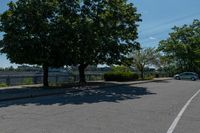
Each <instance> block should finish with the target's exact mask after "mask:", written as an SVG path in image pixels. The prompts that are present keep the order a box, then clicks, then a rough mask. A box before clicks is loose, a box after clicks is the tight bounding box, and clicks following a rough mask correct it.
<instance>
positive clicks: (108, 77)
mask: <svg viewBox="0 0 200 133" xmlns="http://www.w3.org/2000/svg"><path fill="white" fill-rule="evenodd" d="M138 78H139V76H138V74H136V73H131V72H108V73H105V74H104V79H105V81H133V80H138Z"/></svg>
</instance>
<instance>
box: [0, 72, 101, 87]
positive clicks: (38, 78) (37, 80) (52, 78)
mask: <svg viewBox="0 0 200 133" xmlns="http://www.w3.org/2000/svg"><path fill="white" fill-rule="evenodd" d="M103 79H104V78H103V74H86V80H87V81H93V80H103ZM42 81H43V75H23V76H22V75H9V76H0V83H5V84H6V85H8V86H14V85H28V84H41V83H42ZM78 81H79V75H59V74H58V75H49V83H50V84H59V83H73V82H78Z"/></svg>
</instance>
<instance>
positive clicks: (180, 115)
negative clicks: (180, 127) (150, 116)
mask: <svg viewBox="0 0 200 133" xmlns="http://www.w3.org/2000/svg"><path fill="white" fill-rule="evenodd" d="M199 93H200V89H199V90H198V91H197V92H196V93H195V94H194V95H193V96H192V97H191V98H190V99H189V100H188V101H187V103H186V104H185V105H184V106H183V108H182V109H181V111H180V112H179V114H178V115H177V117H176V118H175V120H174V121H173V123H172V124H171V126H170V128H169V129H168V131H167V133H173V132H174V129H175V128H176V126H177V124H178V122H179V120H180V119H181V117H182V115H183V113H184V112H185V110H186V109H187V107H188V106H189V105H190V103H191V102H192V100H193V99H194V98H195V97H196V96H197V95H198V94H199Z"/></svg>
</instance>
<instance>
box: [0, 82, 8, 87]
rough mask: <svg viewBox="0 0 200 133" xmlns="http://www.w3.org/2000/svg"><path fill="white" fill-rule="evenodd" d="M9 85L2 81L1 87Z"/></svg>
mask: <svg viewBox="0 0 200 133" xmlns="http://www.w3.org/2000/svg"><path fill="white" fill-rule="evenodd" d="M7 86H8V85H7V84H6V83H0V88H1V87H7Z"/></svg>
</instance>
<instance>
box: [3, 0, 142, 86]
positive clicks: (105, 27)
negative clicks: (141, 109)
mask: <svg viewBox="0 0 200 133" xmlns="http://www.w3.org/2000/svg"><path fill="white" fill-rule="evenodd" d="M139 21H141V20H140V14H138V13H137V10H136V8H135V7H134V5H133V4H131V3H128V2H127V0H112V1H110V0H73V1H72V0H69V1H65V0H18V1H17V2H16V3H14V2H10V3H9V9H8V10H7V11H5V12H4V13H3V14H1V15H0V31H1V32H4V33H5V34H4V37H3V40H2V41H1V48H2V50H1V51H2V52H3V53H6V54H7V57H8V59H10V61H11V62H13V63H18V64H24V63H25V64H33V65H35V64H37V65H42V66H43V68H44V72H45V73H44V75H46V76H44V79H45V80H44V82H45V84H46V85H47V84H48V79H47V77H48V67H59V66H63V65H78V66H79V73H80V81H81V82H85V78H84V70H85V68H86V67H87V66H88V65H93V64H99V63H106V64H113V63H115V64H117V63H119V62H121V61H122V60H123V59H124V58H126V57H127V53H129V52H131V51H132V49H134V48H135V47H138V43H137V42H136V41H135V40H136V39H137V27H138V22H139Z"/></svg>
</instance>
